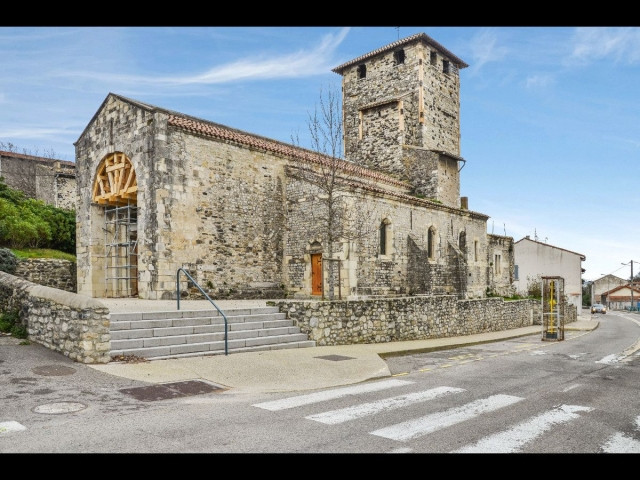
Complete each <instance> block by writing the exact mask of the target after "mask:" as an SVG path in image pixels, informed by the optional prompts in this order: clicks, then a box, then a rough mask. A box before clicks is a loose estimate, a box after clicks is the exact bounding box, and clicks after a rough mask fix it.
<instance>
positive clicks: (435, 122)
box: [341, 42, 460, 179]
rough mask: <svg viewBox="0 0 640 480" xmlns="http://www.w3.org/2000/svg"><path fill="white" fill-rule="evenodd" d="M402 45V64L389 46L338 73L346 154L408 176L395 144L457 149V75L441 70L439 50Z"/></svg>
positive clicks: (458, 129)
mask: <svg viewBox="0 0 640 480" xmlns="http://www.w3.org/2000/svg"><path fill="white" fill-rule="evenodd" d="M402 48H403V50H404V54H405V55H404V61H403V62H402V63H398V62H396V60H395V58H394V51H391V50H389V51H386V52H384V53H382V54H379V55H373V56H371V57H370V58H367V59H365V60H363V61H362V62H357V63H353V64H352V65H349V66H347V67H345V68H344V70H343V71H342V72H341V74H342V76H343V79H342V86H343V102H344V103H343V111H344V118H345V121H344V139H345V141H344V143H345V156H346V157H347V158H350V159H351V160H353V161H355V162H356V163H360V164H362V165H367V166H368V167H370V168H373V169H374V170H381V171H385V172H389V173H392V174H396V175H398V176H399V177H400V178H407V179H408V178H409V175H411V172H410V171H408V170H407V169H406V167H405V166H404V165H403V159H402V154H403V150H402V148H401V147H400V146H401V145H410V146H417V147H422V148H426V149H430V150H438V151H446V152H449V153H452V154H454V155H459V154H460V118H459V110H460V99H459V92H460V78H459V75H458V71H457V69H456V68H451V69H450V70H449V72H448V73H445V72H444V71H443V63H442V62H443V61H444V60H446V58H445V57H444V56H443V52H441V51H438V50H436V49H435V48H433V47H428V46H426V45H425V44H424V43H422V42H415V43H413V44H411V43H410V44H405V45H403V47H402ZM432 52H433V54H434V55H435V58H434V60H433V62H432V61H431V58H432V57H431V53H432ZM361 65H364V66H365V67H366V75H365V76H364V78H362V76H361V75H359V74H358V71H359V68H360V66H361ZM451 67H454V65H453V63H452V64H451ZM372 153H374V154H372Z"/></svg>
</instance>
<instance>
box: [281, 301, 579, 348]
mask: <svg viewBox="0 0 640 480" xmlns="http://www.w3.org/2000/svg"><path fill="white" fill-rule="evenodd" d="M276 305H278V306H279V308H280V311H281V312H286V313H287V315H288V317H289V318H292V319H294V320H295V321H296V324H297V326H299V327H300V329H301V331H302V332H304V333H306V334H308V335H309V339H310V340H315V341H316V344H317V345H318V346H325V345H351V344H358V343H384V342H394V341H404V340H424V339H429V338H443V337H456V336H463V335H472V334H477V333H484V332H493V331H500V330H509V329H512V328H520V327H526V326H530V325H541V317H540V310H541V305H540V300H531V299H527V300H513V301H504V300H503V299H502V298H499V297H492V298H485V299H477V300H457V299H456V297H455V296H451V295H438V296H415V297H401V298H397V297H396V298H389V297H386V298H376V299H367V300H356V301H344V300H342V301H332V302H329V301H327V302H318V301H303V300H297V301H295V300H285V301H276ZM576 319H577V313H576V312H575V308H574V309H571V308H568V309H567V314H566V316H565V323H570V322H575V321H576Z"/></svg>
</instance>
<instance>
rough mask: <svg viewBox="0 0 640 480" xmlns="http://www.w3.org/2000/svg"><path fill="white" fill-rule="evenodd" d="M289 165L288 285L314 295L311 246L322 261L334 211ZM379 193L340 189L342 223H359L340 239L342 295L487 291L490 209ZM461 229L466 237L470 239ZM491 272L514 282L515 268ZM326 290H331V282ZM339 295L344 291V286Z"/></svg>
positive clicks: (297, 292) (475, 295)
mask: <svg viewBox="0 0 640 480" xmlns="http://www.w3.org/2000/svg"><path fill="white" fill-rule="evenodd" d="M290 171H291V175H290V176H289V177H288V178H287V182H286V189H285V195H286V199H287V227H288V229H287V230H288V233H287V235H286V237H285V239H286V243H285V250H284V260H285V275H286V282H285V284H286V285H287V286H288V289H289V293H291V294H293V295H296V296H297V297H298V298H300V297H301V296H303V295H308V294H309V293H310V291H309V286H310V284H311V282H310V276H311V262H310V252H311V250H312V248H313V247H312V246H313V245H314V243H315V244H317V245H318V247H319V249H320V251H321V252H322V254H323V259H325V257H327V256H328V255H327V252H328V248H327V245H326V243H324V242H325V239H326V233H327V232H326V223H327V218H328V215H327V214H326V213H325V212H326V209H327V205H326V204H325V203H323V201H322V192H319V191H318V188H317V187H315V186H314V185H310V184H309V183H307V182H305V181H304V180H301V179H300V178H298V177H296V172H295V171H293V169H291V170H290ZM375 193H376V192H372V193H367V194H362V195H355V194H354V195H352V196H347V195H345V193H344V192H340V194H339V197H338V198H340V199H341V201H343V202H344V203H343V205H344V207H345V209H344V212H345V213H344V216H343V217H341V218H339V219H338V220H337V221H336V225H338V224H340V223H342V225H341V226H353V227H349V228H346V229H343V230H342V232H343V233H345V230H346V231H347V233H346V234H345V235H344V236H345V237H347V238H346V239H345V238H343V239H342V240H343V241H342V242H337V241H336V242H335V244H334V245H333V256H334V258H337V259H340V268H341V272H340V282H341V284H342V285H341V287H342V288H341V293H342V295H343V296H354V295H356V296H357V295H390V294H402V295H414V294H437V295H444V294H458V295H461V296H465V295H466V296H468V297H469V298H481V297H484V296H486V289H487V285H488V284H487V278H488V260H487V249H488V237H487V234H486V218H487V217H486V216H485V215H482V214H479V213H476V212H472V211H469V210H462V209H458V208H453V207H449V206H446V205H442V204H439V203H436V202H430V201H427V200H424V199H420V198H417V197H416V198H415V199H408V198H407V197H406V196H404V197H401V198H400V199H398V198H394V197H392V196H391V195H389V196H383V195H380V194H377V195H376V194H375ZM383 222H384V223H385V224H386V237H387V243H388V245H387V249H386V251H385V252H384V253H382V252H381V250H380V248H381V247H380V225H381V224H382V223H383ZM430 229H432V231H433V232H434V233H433V252H432V255H431V256H429V255H428V251H427V250H428V248H427V243H428V234H429V233H428V232H429V230H430ZM336 230H338V228H336ZM461 234H462V235H463V237H464V239H465V240H464V244H463V245H461V242H460V236H461ZM349 237H351V238H349ZM492 252H493V250H492ZM505 261H508V258H505ZM326 274H327V271H326V270H325V275H326ZM491 278H492V280H494V281H498V282H499V283H501V284H502V283H508V281H509V269H508V268H506V269H504V272H503V275H498V276H492V277H491ZM336 284H337V282H336ZM325 287H327V285H326V282H325ZM325 291H326V292H328V287H327V290H325ZM334 294H335V295H336V296H337V295H338V291H337V290H336V291H335V292H334Z"/></svg>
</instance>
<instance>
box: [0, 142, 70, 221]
mask: <svg viewBox="0 0 640 480" xmlns="http://www.w3.org/2000/svg"><path fill="white" fill-rule="evenodd" d="M0 176H1V177H4V179H5V183H6V184H7V185H8V186H9V187H11V188H13V189H16V190H21V191H22V192H23V193H24V194H25V195H26V196H27V197H29V198H35V199H37V200H42V201H43V202H45V203H47V204H49V205H53V206H54V207H58V208H64V209H67V210H74V209H75V205H76V198H77V193H76V176H75V163H73V162H68V161H65V160H55V159H50V158H46V157H36V156H33V155H24V154H20V153H13V152H4V151H3V152H0Z"/></svg>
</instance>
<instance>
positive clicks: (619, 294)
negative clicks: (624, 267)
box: [603, 283, 640, 310]
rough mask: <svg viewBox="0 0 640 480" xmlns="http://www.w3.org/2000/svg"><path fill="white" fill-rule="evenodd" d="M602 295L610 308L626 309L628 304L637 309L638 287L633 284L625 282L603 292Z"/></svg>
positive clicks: (639, 290) (639, 292) (639, 299)
mask: <svg viewBox="0 0 640 480" xmlns="http://www.w3.org/2000/svg"><path fill="white" fill-rule="evenodd" d="M603 297H604V298H605V299H606V301H607V304H608V305H609V308H610V309H611V310H622V309H624V308H626V309H628V308H629V307H630V306H633V308H634V309H637V308H638V306H639V304H640V289H639V288H638V287H637V286H636V285H635V284H634V285H633V286H631V284H629V283H627V284H625V285H620V286H618V287H615V288H612V289H611V290H609V291H608V292H605V293H604V294H603Z"/></svg>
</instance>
